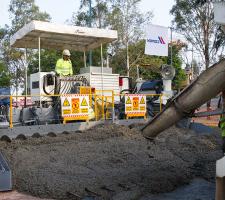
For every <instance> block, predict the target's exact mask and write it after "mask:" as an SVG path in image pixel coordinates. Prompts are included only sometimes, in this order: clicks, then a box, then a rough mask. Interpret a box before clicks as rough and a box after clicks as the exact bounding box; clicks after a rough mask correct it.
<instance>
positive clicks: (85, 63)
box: [84, 51, 87, 68]
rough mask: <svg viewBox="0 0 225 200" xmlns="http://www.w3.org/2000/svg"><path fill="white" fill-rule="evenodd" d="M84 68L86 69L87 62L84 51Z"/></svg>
mask: <svg viewBox="0 0 225 200" xmlns="http://www.w3.org/2000/svg"><path fill="white" fill-rule="evenodd" d="M84 67H85V68H86V67H87V62H86V52H85V51H84Z"/></svg>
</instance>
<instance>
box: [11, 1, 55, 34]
mask: <svg viewBox="0 0 225 200" xmlns="http://www.w3.org/2000/svg"><path fill="white" fill-rule="evenodd" d="M9 13H10V16H11V18H12V27H11V34H13V33H15V32H16V31H18V30H19V29H20V28H22V27H23V26H24V24H27V23H29V22H30V21H32V20H41V21H50V19H51V18H50V16H49V14H47V13H46V12H41V11H40V10H39V7H38V6H37V5H35V1H34V0H11V2H10V6H9Z"/></svg>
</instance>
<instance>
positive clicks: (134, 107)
mask: <svg viewBox="0 0 225 200" xmlns="http://www.w3.org/2000/svg"><path fill="white" fill-rule="evenodd" d="M125 114H126V115H130V116H134V117H135V116H144V115H145V114H146V96H145V95H142V94H126V95H125Z"/></svg>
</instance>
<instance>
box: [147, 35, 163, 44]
mask: <svg viewBox="0 0 225 200" xmlns="http://www.w3.org/2000/svg"><path fill="white" fill-rule="evenodd" d="M147 42H150V43H158V44H166V43H165V41H164V40H163V37H161V36H159V37H158V39H156V40H154V39H147Z"/></svg>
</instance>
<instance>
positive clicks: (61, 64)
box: [55, 58, 73, 76]
mask: <svg viewBox="0 0 225 200" xmlns="http://www.w3.org/2000/svg"><path fill="white" fill-rule="evenodd" d="M55 71H56V73H58V74H60V75H63V76H67V75H73V68H72V63H71V60H63V58H60V59H59V60H58V61H57V63H56V67H55Z"/></svg>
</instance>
